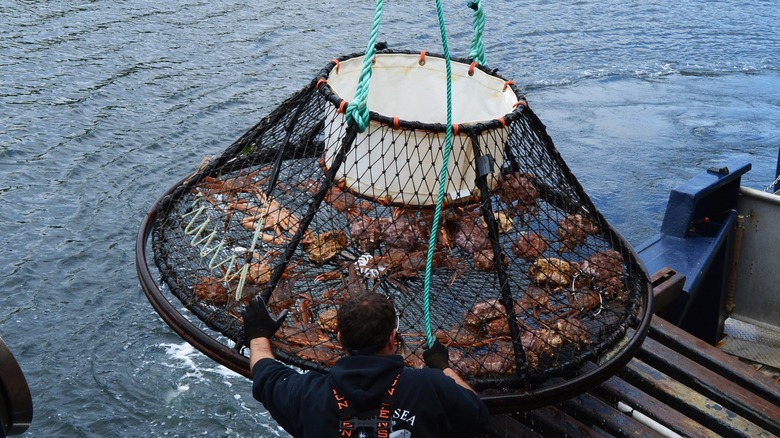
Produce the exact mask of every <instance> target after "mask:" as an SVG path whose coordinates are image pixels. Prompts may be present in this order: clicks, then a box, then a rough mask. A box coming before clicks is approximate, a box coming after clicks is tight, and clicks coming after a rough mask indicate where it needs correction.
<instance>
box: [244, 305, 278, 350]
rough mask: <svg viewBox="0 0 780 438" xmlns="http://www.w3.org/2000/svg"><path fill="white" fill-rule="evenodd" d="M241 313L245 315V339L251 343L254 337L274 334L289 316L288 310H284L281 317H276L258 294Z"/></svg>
mask: <svg viewBox="0 0 780 438" xmlns="http://www.w3.org/2000/svg"><path fill="white" fill-rule="evenodd" d="M241 315H242V316H243V317H244V340H245V342H246V345H249V342H251V341H252V339H255V338H270V337H271V336H273V335H274V333H276V331H277V330H279V327H280V326H281V325H282V323H284V318H287V310H282V312H281V313H280V314H279V317H278V318H276V319H274V317H273V316H271V312H269V311H268V307H266V305H265V301H263V298H261V297H260V295H257V296H255V297H254V298H252V301H250V302H249V304H248V305H247V306H246V308H245V309H244V310H242V311H241Z"/></svg>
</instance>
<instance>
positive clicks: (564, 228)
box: [557, 214, 599, 251]
mask: <svg viewBox="0 0 780 438" xmlns="http://www.w3.org/2000/svg"><path fill="white" fill-rule="evenodd" d="M598 232H599V227H598V225H595V224H594V223H593V222H591V221H590V220H588V219H587V218H585V216H583V215H581V214H572V215H569V216H566V217H565V218H563V219H561V220H559V221H558V232H557V234H558V239H560V242H561V250H562V251H571V250H573V249H574V248H576V247H577V246H578V245H580V244H582V243H583V242H585V239H586V238H587V237H588V235H589V234H597V233H598Z"/></svg>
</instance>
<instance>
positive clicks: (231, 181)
mask: <svg viewBox="0 0 780 438" xmlns="http://www.w3.org/2000/svg"><path fill="white" fill-rule="evenodd" d="M259 172H260V169H259V170H255V171H254V172H249V173H243V174H239V175H238V176H235V177H233V178H227V179H218V178H214V177H213V176H204V177H203V178H201V179H200V181H198V183H197V184H196V186H195V190H197V191H199V192H200V193H201V194H203V195H205V196H207V197H212V196H214V195H226V196H228V197H229V198H232V197H234V196H235V195H236V194H238V193H252V192H253V191H254V190H256V188H257V187H258V186H259V185H260V184H262V183H263V181H262V180H261V181H255V180H254V178H255V177H256V176H257V174H258V173H259Z"/></svg>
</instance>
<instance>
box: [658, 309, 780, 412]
mask: <svg viewBox="0 0 780 438" xmlns="http://www.w3.org/2000/svg"><path fill="white" fill-rule="evenodd" d="M649 337H650V338H651V339H654V340H656V341H657V342H660V343H661V344H663V345H664V346H665V347H667V348H670V349H672V350H674V351H676V352H678V353H680V354H681V355H683V356H685V357H687V358H689V359H691V360H693V361H694V362H696V363H698V364H699V365H702V366H703V367H704V368H707V369H709V370H712V371H714V372H716V373H718V374H720V375H721V376H723V377H725V378H727V379H729V380H731V381H733V382H735V383H737V384H738V385H740V386H742V387H743V388H746V389H748V390H749V391H750V392H753V393H755V394H757V395H759V396H761V397H762V398H764V399H766V400H768V401H770V402H772V403H774V404H775V405H777V406H780V389H779V388H780V385H779V384H778V383H777V382H776V381H774V380H772V379H771V378H770V377H769V376H767V375H765V374H764V373H762V372H760V371H757V370H756V369H755V368H753V367H751V366H749V365H746V364H744V363H742V362H740V360H739V359H737V358H735V357H733V356H731V355H728V354H726V353H724V352H722V351H720V350H718V349H717V348H715V347H713V346H712V345H710V344H708V343H706V342H704V341H702V340H700V339H697V338H695V337H693V336H691V335H690V334H688V333H686V332H685V331H683V330H682V329H680V328H678V327H675V326H674V325H673V324H672V323H670V322H668V321H666V320H664V319H662V318H658V317H653V320H652V321H651V324H650V333H649Z"/></svg>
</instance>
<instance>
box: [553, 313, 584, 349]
mask: <svg viewBox="0 0 780 438" xmlns="http://www.w3.org/2000/svg"><path fill="white" fill-rule="evenodd" d="M551 328H552V329H553V330H555V331H556V332H558V333H560V334H561V336H563V338H564V339H565V340H566V341H567V342H571V343H573V344H575V345H576V346H577V348H579V347H580V346H581V345H585V344H590V339H588V331H587V329H586V327H585V324H583V322H582V321H581V320H579V319H578V318H574V317H571V318H558V319H556V320H555V321H554V322H553V323H552V327H551Z"/></svg>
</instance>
